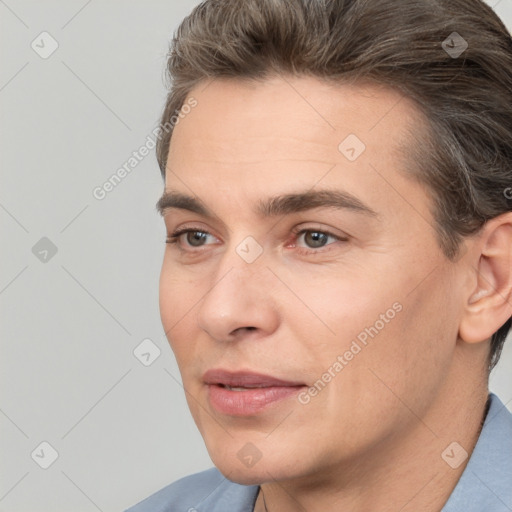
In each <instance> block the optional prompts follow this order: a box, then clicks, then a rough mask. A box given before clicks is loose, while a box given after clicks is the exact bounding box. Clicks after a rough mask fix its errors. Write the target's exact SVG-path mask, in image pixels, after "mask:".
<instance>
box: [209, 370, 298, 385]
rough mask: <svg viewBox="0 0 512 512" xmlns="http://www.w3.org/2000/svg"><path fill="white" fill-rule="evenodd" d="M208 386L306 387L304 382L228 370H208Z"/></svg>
mask: <svg viewBox="0 0 512 512" xmlns="http://www.w3.org/2000/svg"><path fill="white" fill-rule="evenodd" d="M203 380H204V382H205V383H206V384H217V385H221V386H225V387H231V388H233V387H240V388H270V387H292V386H305V384H304V382H298V381H288V380H282V379H278V378H276V377H272V376H270V375H264V374H261V373H253V372H229V371H226V370H217V369H214V370H208V371H207V372H206V373H205V374H204V375H203Z"/></svg>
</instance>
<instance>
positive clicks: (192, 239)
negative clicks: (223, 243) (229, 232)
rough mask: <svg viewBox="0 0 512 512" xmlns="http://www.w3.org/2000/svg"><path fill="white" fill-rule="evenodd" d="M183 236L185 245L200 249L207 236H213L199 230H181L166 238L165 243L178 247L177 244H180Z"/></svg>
mask: <svg viewBox="0 0 512 512" xmlns="http://www.w3.org/2000/svg"><path fill="white" fill-rule="evenodd" d="M183 235H186V236H185V237H184V238H185V240H186V242H187V243H186V244H185V245H190V247H202V246H203V245H205V244H204V243H203V242H205V241H206V240H207V239H208V236H213V235H212V234H211V233H209V232H208V231H203V230H201V229H195V228H182V229H178V230H176V231H175V232H174V233H172V234H171V235H170V236H169V237H167V240H166V243H168V244H177V245H179V244H178V242H180V238H181V237H183Z"/></svg>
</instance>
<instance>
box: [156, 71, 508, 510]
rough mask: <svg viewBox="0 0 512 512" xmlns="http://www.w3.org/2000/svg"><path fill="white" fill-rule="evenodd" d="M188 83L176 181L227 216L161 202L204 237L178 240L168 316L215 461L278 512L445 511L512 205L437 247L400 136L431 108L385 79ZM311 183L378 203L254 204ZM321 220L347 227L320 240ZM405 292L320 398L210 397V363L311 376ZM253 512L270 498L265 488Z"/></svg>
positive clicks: (164, 287) (485, 346)
mask: <svg viewBox="0 0 512 512" xmlns="http://www.w3.org/2000/svg"><path fill="white" fill-rule="evenodd" d="M190 96H193V97H194V98H196V99H197V101H198V104H197V106H196V107H195V108H194V109H193V110H192V112H191V113H189V114H188V115H187V116H186V117H185V118H184V119H182V120H181V121H180V122H179V124H178V125H177V126H176V127H175V130H174V133H173V137H172V141H171V145H170V150H169V158H168V165H167V170H166V180H165V188H166V190H167V191H169V190H174V191H179V192H182V193H186V194H191V195H194V196H196V197H197V198H199V199H200V200H201V202H202V203H203V204H204V205H206V206H207V207H208V208H209V209H210V210H212V211H213V212H214V213H215V215H216V217H217V218H215V219H211V218H207V217H204V216H202V215H199V214H197V213H192V212H189V211H186V210H181V209H176V208H171V209H167V210H165V211H164V212H163V214H164V220H165V224H166V230H167V234H168V235H171V234H172V233H173V232H174V231H175V230H176V229H177V228H181V227H190V228H192V229H193V230H195V231H200V232H202V231H206V232H208V233H210V235H206V237H205V240H204V243H203V245H202V246H194V245H192V244H191V237H190V236H189V237H188V238H187V235H182V236H181V237H180V238H179V239H178V241H177V243H175V244H168V245H167V246H166V250H165V256H164V260H163V266H162V272H161V280H160V311H161V318H162V323H163V326H164V329H165V331H166V333H167V336H168V340H169V343H170V345H171V348H172V350H173V352H174V354H175V356H176V359H177V362H178V366H179V369H180V372H181V376H182V380H183V384H184V387H185V390H186V392H187V393H186V396H187V400H188V404H189V407H190V410H191V413H192V415H193V417H194V420H195V422H196V424H197V427H198V428H199V430H200V432H201V434H202V436H203V438H204V441H205V444H206V447H207V449H208V452H209V454H210V456H211V458H212V460H213V462H214V464H215V465H216V466H217V467H218V468H219V470H220V471H221V472H222V473H223V474H224V475H225V476H226V477H228V478H229V479H230V480H233V481H235V482H239V483H242V484H262V485H261V489H262V490H263V493H264V495H265V502H266V507H267V509H268V510H269V511H270V512H274V511H276V510H279V511H280V512H288V511H297V510H307V511H308V512H315V511H320V510H322V511H325V510H350V511H352V512H362V511H367V510H372V511H376V512H381V511H382V512H384V511H394V512H396V511H397V510H401V511H402V512H406V511H416V512H418V511H435V510H441V508H442V506H443V504H444V503H445V502H446V500H447V499H448V497H449V495H450V493H451V492H452V490H453V488H454V486H455V484H456V482H457V480H458V479H459V477H460V475H461V473H462V471H463V469H464V467H465V464H466V462H467V461H464V460H463V457H462V458H461V464H460V466H459V467H458V468H456V469H452V467H450V466H449V465H448V464H447V463H446V462H445V461H444V460H443V458H442V457H441V454H442V453H443V451H444V450H445V449H446V448H447V447H448V446H449V445H450V443H452V442H454V441H456V442H457V443H459V445H460V446H461V447H462V448H463V449H464V450H465V451H466V452H467V453H468V454H470V453H471V451H472V449H473V448H474V445H475V443H476V440H477V438H478V434H479V430H480V427H481V422H482V420H483V418H484V413H485V405H486V399H487V394H488V390H487V378H488V374H487V357H488V351H489V337H490V336H491V335H492V334H493V333H494V332H495V331H496V330H497V329H498V328H499V327H500V326H501V325H502V324H503V323H504V322H505V321H506V319H507V318H508V317H509V316H510V315H511V314H512V311H511V307H510V303H511V301H510V288H511V286H512V285H511V277H510V268H511V266H512V261H511V255H510V247H511V246H512V227H511V218H510V215H508V214H507V215H503V216H501V217H499V218H496V219H493V221H491V222H490V223H488V225H486V226H485V227H484V229H482V230H481V232H479V233H478V234H477V235H475V236H474V237H470V238H468V239H466V241H465V243H464V246H463V248H462V251H461V256H460V257H459V258H458V259H457V260H456V261H450V260H448V259H447V258H446V257H445V255H444V254H443V252H442V250H441V249H440V248H439V246H438V243H437V239H436V235H435V231H434V226H435V223H434V220H433V217H432V212H431V208H432V206H431V205H432V201H431V198H430V196H429V193H428V191H427V190H425V189H424V188H422V187H421V186H420V185H419V184H418V183H417V182H415V181H413V180H412V179H410V177H408V175H407V172H408V167H407V164H406V163H405V161H404V159H403V158H402V156H401V154H400V153H399V151H398V149H397V148H398V143H399V142H401V141H406V140H407V132H406V130H407V128H411V127H412V128H413V129H420V128H421V123H422V118H421V115H420V113H419V112H418V110H417V109H416V107H415V105H414V104H413V103H412V102H410V101H409V100H408V99H406V98H404V97H402V96H401V95H400V94H399V93H398V92H395V91H393V90H390V89H387V88H383V87H379V86H376V85H371V84H365V85H362V84H359V85H357V86H356V85H349V84H340V85H336V86H334V85H328V84H327V83H325V82H322V81H320V80H318V79H316V78H309V77H308V78H305V77H300V78H298V77H294V78H292V77H286V78H285V77H277V76H276V77H273V78H271V79H270V78H269V79H266V80H265V81H264V82H261V83H252V84H249V83H245V82H242V81H239V80H233V79H229V80H228V79H217V80H214V81H212V82H210V83H208V84H206V83H201V84H200V86H198V87H196V88H195V89H194V90H193V91H191V94H190ZM418 123H419V124H418ZM349 134H356V135H357V137H358V138H359V139H360V140H361V141H363V142H364V144H365V145H366V149H365V151H364V152H363V153H362V154H361V155H360V156H359V157H358V158H357V159H356V160H355V161H353V162H351V161H349V160H348V159H347V158H346V157H345V156H344V155H343V154H342V153H341V152H340V151H339V150H338V145H339V144H340V142H341V141H343V140H344V139H345V138H346V137H347V135H349ZM312 189H313V190H319V189H337V190H344V191H348V192H350V193H351V194H353V195H354V196H356V197H357V198H359V199H360V200H361V201H362V202H364V203H365V204H367V205H369V206H370V207H371V208H372V209H373V210H374V211H375V212H376V213H377V215H376V216H370V215H365V214H362V213H359V212H355V211H349V210H346V209H333V208H316V209H313V210H309V211H305V212H301V213H293V214H290V215H283V216H278V217H271V218H263V217H261V216H258V215H257V214H256V213H254V212H253V208H254V206H255V204H256V203H257V201H259V200H261V199H264V198H266V197H269V196H274V195H279V194H286V193H292V192H299V191H307V190H312ZM294 228H300V229H306V228H307V229H309V230H310V231H309V232H308V233H309V236H308V234H307V233H302V234H299V235H295V234H293V232H292V229H294ZM318 231H321V232H325V231H327V232H328V233H332V234H333V235H335V236H337V237H340V238H341V240H338V239H336V238H334V237H324V238H322V240H323V241H324V242H325V243H324V245H323V246H322V245H320V246H319V245H315V244H314V240H313V241H312V238H311V232H318ZM248 236H251V237H253V238H254V239H255V240H256V241H257V242H258V243H259V245H260V246H261V249H262V251H263V252H262V254H261V255H260V256H259V257H258V258H257V259H256V260H255V261H254V262H252V263H247V262H246V261H245V260H244V259H242V258H241V257H240V256H239V254H238V253H237V252H236V248H237V246H238V245H239V244H240V243H241V242H242V241H243V240H244V239H245V238H246V237H248ZM192 243H193V240H192ZM307 251H309V253H308V252H307ZM395 303H399V305H400V306H401V310H400V312H397V313H396V314H395V315H394V318H393V319H391V320H389V321H388V322H387V323H385V326H384V328H382V329H381V330H379V332H378V335H377V336H375V337H374V338H373V339H370V341H369V342H368V344H367V346H364V347H363V349H362V350H361V351H360V352H359V353H357V355H355V356H354V357H353V359H352V360H350V361H349V362H348V364H346V366H344V368H343V370H342V371H340V372H338V373H336V376H335V377H334V378H332V379H331V381H330V382H329V383H328V384H327V385H326V386H325V387H324V388H323V389H322V390H321V392H319V393H318V394H317V395H316V396H314V397H312V398H311V400H310V401H309V403H307V404H301V403H299V402H298V400H297V399H295V398H291V399H287V400H284V401H281V402H278V403H277V404H275V405H272V406H271V407H268V408H267V409H265V410H264V411H263V412H261V413H258V414H255V415H253V416H248V417H242V418H241V417H235V416H229V415H225V414H220V413H219V412H217V411H216V410H215V409H214V408H213V407H212V406H211V404H210V403H209V401H208V392H207V388H206V387H205V385H204V383H203V380H202V375H203V373H204V372H205V371H206V370H208V369H210V368H224V369H229V370H233V371H240V370H248V371H254V372H259V373H265V374H270V375H273V376H275V377H278V378H281V379H285V380H294V381H300V382H304V383H305V384H306V385H307V386H313V385H314V383H315V382H317V381H318V379H319V378H321V376H322V375H323V374H325V373H326V372H327V371H328V369H329V368H330V367H331V368H332V365H333V363H334V362H335V361H336V360H337V357H338V356H339V355H342V354H344V353H345V352H346V351H347V350H348V349H349V348H350V346H351V343H352V342H353V340H355V339H356V337H357V335H358V334H359V333H361V332H362V331H363V330H364V329H365V328H366V327H369V326H372V325H374V324H375V322H376V321H377V320H378V319H379V318H381V317H380V315H381V314H384V313H385V312H386V311H387V310H389V309H390V308H392V305H393V304H395ZM249 327H250V328H251V329H248V328H249ZM248 442H250V443H252V444H254V445H255V446H256V447H257V449H258V450H259V452H260V453H261V458H260V460H259V461H258V462H257V463H256V464H254V465H253V466H252V467H250V468H249V467H246V466H245V465H244V464H242V463H241V461H240V459H239V458H238V457H237V453H238V451H239V450H240V449H241V448H242V447H243V446H244V445H246V443H248ZM255 510H256V511H260V510H261V511H263V510H265V507H264V505H263V501H262V493H261V492H260V493H259V496H258V500H257V502H256V508H255Z"/></svg>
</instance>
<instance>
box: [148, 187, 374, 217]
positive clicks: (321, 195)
mask: <svg viewBox="0 0 512 512" xmlns="http://www.w3.org/2000/svg"><path fill="white" fill-rule="evenodd" d="M173 208H175V209H180V210H187V211H190V212H193V213H197V214H199V215H202V216H203V217H206V218H210V219H216V220H220V219H219V218H218V216H217V215H215V214H214V213H213V212H212V211H210V210H209V209H208V208H207V207H206V206H205V205H204V204H203V202H202V201H200V200H199V199H198V198H196V197H193V196H189V195H187V194H183V193H181V192H177V191H166V192H164V193H163V195H162V197H160V199H159V200H158V202H157V203H156V209H157V210H158V212H159V213H160V215H162V216H164V215H165V214H166V213H167V211H168V210H170V209H173ZM314 208H335V209H340V210H349V211H353V212H356V213H362V214H364V215H368V216H371V217H379V215H378V214H377V212H376V211H374V210H373V209H372V208H370V207H369V206H368V205H366V204H365V203H363V202H362V201H361V200H360V199H358V198H357V197H356V196H354V195H352V194H350V193H348V192H346V191H343V190H314V191H306V192H299V193H291V194H283V195H278V196H274V197H269V198H266V199H264V200H260V201H258V202H257V203H256V209H255V213H256V214H257V215H259V216H261V217H274V216H279V215H290V214H292V213H298V212H303V211H307V210H312V209H314Z"/></svg>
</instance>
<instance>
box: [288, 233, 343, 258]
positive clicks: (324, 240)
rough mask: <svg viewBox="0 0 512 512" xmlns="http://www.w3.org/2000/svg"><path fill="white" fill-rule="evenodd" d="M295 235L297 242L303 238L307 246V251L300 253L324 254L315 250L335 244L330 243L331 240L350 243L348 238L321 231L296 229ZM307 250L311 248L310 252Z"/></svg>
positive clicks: (302, 250)
mask: <svg viewBox="0 0 512 512" xmlns="http://www.w3.org/2000/svg"><path fill="white" fill-rule="evenodd" d="M293 233H294V234H295V235H296V238H297V240H300V239H301V238H302V239H303V241H304V243H305V244H306V250H304V249H300V250H299V252H303V253H306V254H308V253H319V252H324V251H317V250H315V249H321V248H322V247H326V246H328V245H332V244H333V242H332V241H331V242H330V243H329V239H331V240H333V241H334V242H337V241H340V242H346V241H348V238H346V237H341V236H338V235H334V234H333V233H330V232H329V231H322V230H319V229H296V230H293ZM299 248H300V246H299ZM307 248H309V249H310V250H307Z"/></svg>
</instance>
